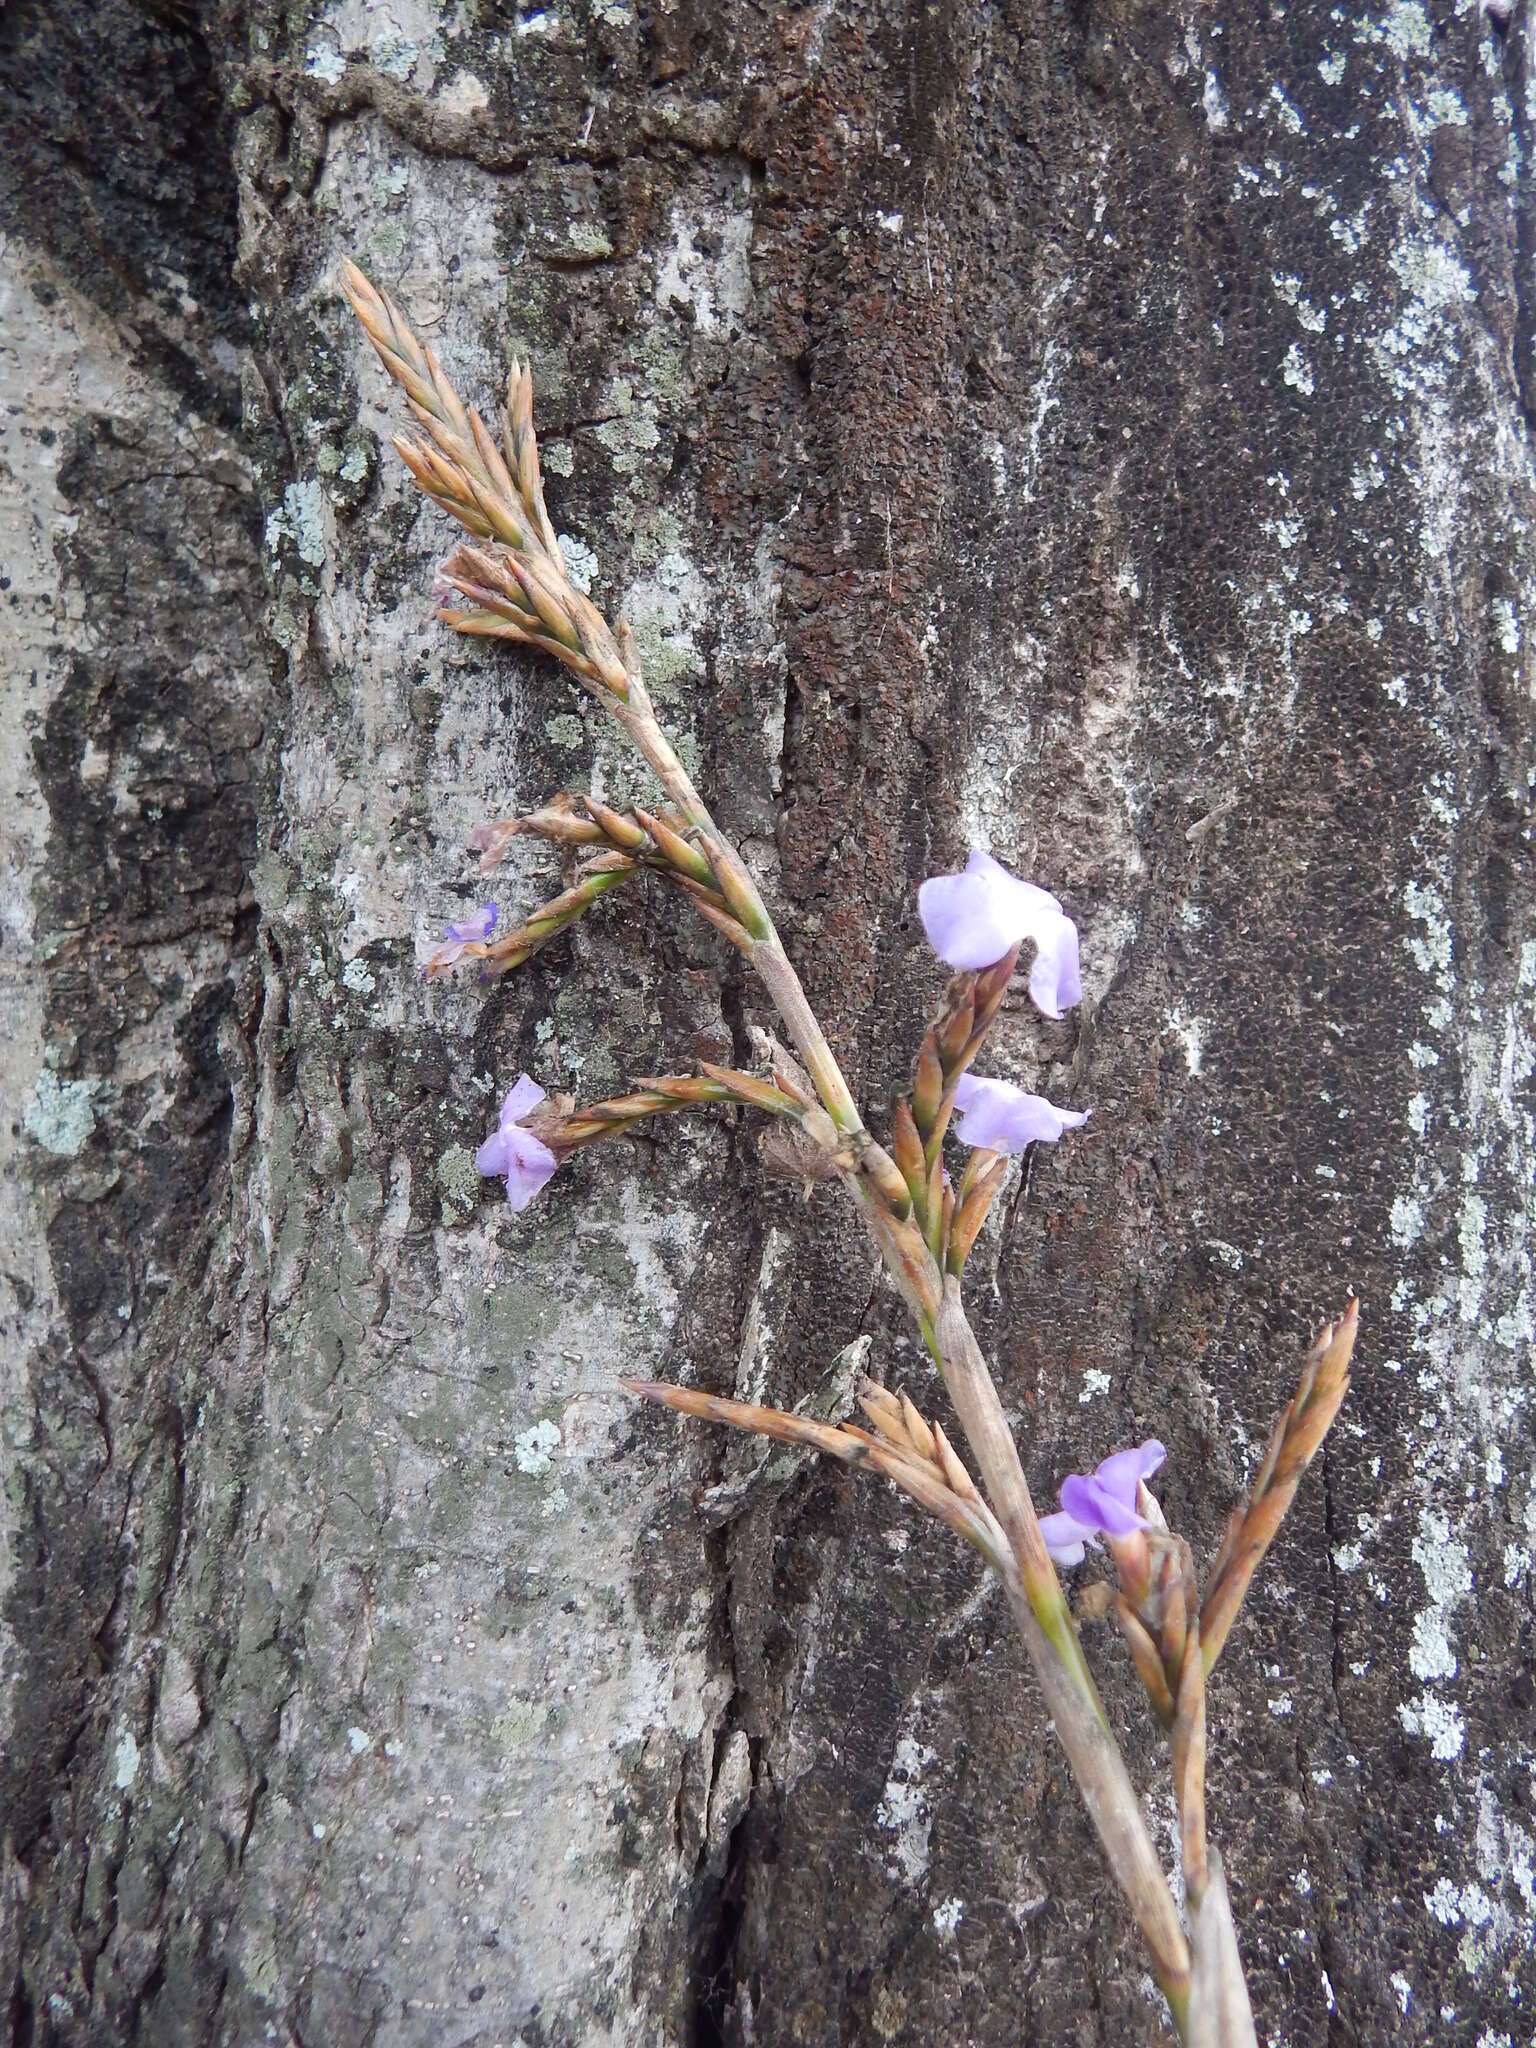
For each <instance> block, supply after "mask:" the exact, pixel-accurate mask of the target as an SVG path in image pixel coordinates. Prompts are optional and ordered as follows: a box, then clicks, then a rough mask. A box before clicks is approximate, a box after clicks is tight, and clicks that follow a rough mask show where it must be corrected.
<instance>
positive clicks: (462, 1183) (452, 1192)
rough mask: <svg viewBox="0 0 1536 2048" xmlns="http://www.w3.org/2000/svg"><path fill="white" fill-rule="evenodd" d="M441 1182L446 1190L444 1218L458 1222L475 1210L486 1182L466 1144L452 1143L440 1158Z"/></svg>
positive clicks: (438, 1172)
mask: <svg viewBox="0 0 1536 2048" xmlns="http://www.w3.org/2000/svg"><path fill="white" fill-rule="evenodd" d="M437 1180H438V1185H439V1186H440V1187H441V1188H442V1190H443V1221H444V1222H445V1223H456V1222H458V1220H459V1218H460V1217H461V1216H467V1215H469V1214H471V1213H472V1211H473V1210H474V1207H475V1204H476V1203H477V1202H478V1201H479V1199H480V1190H481V1189H482V1188H483V1187H484V1185H485V1182H484V1181H483V1180H482V1178H481V1176H480V1170H479V1168H478V1167H477V1166H476V1165H475V1155H474V1154H473V1152H471V1151H470V1150H469V1148H468V1146H466V1145H450V1146H449V1147H448V1150H447V1151H446V1152H445V1153H444V1154H443V1156H442V1158H441V1159H439V1160H438V1162H437Z"/></svg>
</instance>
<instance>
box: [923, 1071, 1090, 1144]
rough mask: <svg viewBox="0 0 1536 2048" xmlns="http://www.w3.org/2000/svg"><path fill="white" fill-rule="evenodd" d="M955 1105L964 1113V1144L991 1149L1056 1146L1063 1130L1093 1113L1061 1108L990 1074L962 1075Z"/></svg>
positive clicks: (960, 1130) (960, 1127)
mask: <svg viewBox="0 0 1536 2048" xmlns="http://www.w3.org/2000/svg"><path fill="white" fill-rule="evenodd" d="M955 1108H956V1109H957V1110H958V1111H959V1114H960V1121H959V1122H958V1123H957V1124H956V1125H955V1136H956V1137H957V1138H958V1139H959V1140H960V1142H961V1144H962V1145H976V1146H984V1147H985V1148H986V1149H987V1151H989V1152H1022V1151H1023V1149H1024V1147H1025V1146H1026V1145H1039V1144H1044V1145H1054V1144H1055V1143H1056V1141H1057V1139H1058V1138H1060V1136H1061V1134H1062V1132H1063V1131H1075V1130H1076V1129H1077V1127H1078V1125H1079V1124H1085V1123H1087V1121H1088V1118H1089V1116H1090V1115H1091V1114H1092V1112H1091V1111H1090V1110H1086V1109H1057V1108H1055V1107H1054V1105H1053V1104H1051V1103H1049V1102H1047V1101H1046V1099H1045V1097H1044V1096H1043V1095H1026V1094H1025V1092H1024V1090H1023V1089H1022V1088H1015V1087H1014V1085H1013V1083H1012V1082H1011V1081H995V1080H993V1079H992V1077H991V1076H990V1075H987V1074H962V1075H961V1076H960V1079H959V1080H958V1081H957V1082H956V1083H955Z"/></svg>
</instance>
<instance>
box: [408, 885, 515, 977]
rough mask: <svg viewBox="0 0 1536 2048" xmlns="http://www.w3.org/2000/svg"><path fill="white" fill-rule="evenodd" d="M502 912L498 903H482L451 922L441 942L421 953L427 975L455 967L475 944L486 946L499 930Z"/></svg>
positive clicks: (424, 974)
mask: <svg viewBox="0 0 1536 2048" xmlns="http://www.w3.org/2000/svg"><path fill="white" fill-rule="evenodd" d="M499 915H500V912H499V911H498V910H497V908H496V905H495V904H494V903H482V904H481V906H480V908H479V909H478V910H475V911H471V913H470V915H469V916H468V917H466V918H461V919H460V921H459V922H458V923H457V924H451V925H449V926H447V928H446V929H445V931H444V934H443V937H442V938H441V939H440V940H439V941H438V943H437V944H436V945H435V946H430V947H428V948H427V950H426V951H425V952H424V953H423V954H421V956H420V960H421V972H422V975H423V978H426V977H429V976H431V975H434V974H440V973H441V972H442V970H443V969H444V968H445V967H451V966H452V965H453V964H454V962H455V961H456V960H458V959H460V958H462V956H463V955H464V954H465V953H466V952H467V951H468V949H469V948H470V947H471V946H483V945H484V944H485V943H486V941H487V940H488V939H489V938H490V936H491V933H492V932H493V931H495V929H496V920H497V918H498V917H499Z"/></svg>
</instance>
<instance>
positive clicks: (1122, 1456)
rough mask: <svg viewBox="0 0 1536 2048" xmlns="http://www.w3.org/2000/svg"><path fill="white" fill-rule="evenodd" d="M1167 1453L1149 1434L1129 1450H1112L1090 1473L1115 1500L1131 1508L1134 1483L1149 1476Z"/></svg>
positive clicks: (1133, 1498)
mask: <svg viewBox="0 0 1536 2048" xmlns="http://www.w3.org/2000/svg"><path fill="white" fill-rule="evenodd" d="M1167 1455H1168V1453H1167V1452H1166V1451H1165V1450H1164V1449H1163V1447H1162V1445H1161V1444H1160V1443H1159V1442H1158V1440H1157V1438H1156V1437H1155V1436H1149V1437H1148V1438H1147V1440H1146V1442H1145V1443H1144V1444H1137V1445H1136V1446H1135V1448H1134V1449H1132V1450H1129V1451H1115V1452H1113V1453H1112V1454H1111V1455H1110V1456H1109V1457H1107V1458H1106V1459H1105V1460H1104V1462H1103V1464H1102V1465H1100V1467H1099V1469H1098V1471H1097V1472H1095V1473H1094V1475H1093V1476H1094V1478H1095V1479H1096V1480H1097V1482H1098V1483H1099V1485H1100V1486H1102V1487H1105V1488H1107V1489H1108V1491H1109V1492H1110V1493H1112V1494H1113V1495H1114V1497H1115V1499H1116V1500H1118V1501H1123V1502H1124V1504H1125V1505H1126V1507H1128V1508H1134V1507H1135V1505H1136V1488H1137V1486H1138V1485H1139V1483H1140V1482H1141V1481H1142V1480H1143V1479H1150V1478H1151V1477H1152V1474H1153V1473H1154V1472H1155V1471H1156V1470H1157V1468H1158V1466H1159V1465H1161V1464H1162V1462H1163V1460H1164V1459H1165V1458H1166V1457H1167Z"/></svg>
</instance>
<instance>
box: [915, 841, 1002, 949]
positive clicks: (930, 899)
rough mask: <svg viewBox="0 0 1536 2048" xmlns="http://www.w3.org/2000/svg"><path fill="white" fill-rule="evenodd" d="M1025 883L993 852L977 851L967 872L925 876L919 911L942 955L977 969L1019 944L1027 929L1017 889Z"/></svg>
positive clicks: (932, 944)
mask: <svg viewBox="0 0 1536 2048" xmlns="http://www.w3.org/2000/svg"><path fill="white" fill-rule="evenodd" d="M1019 886H1020V885H1019V884H1017V883H1015V882H1014V879H1013V876H1012V875H1010V874H1009V873H1008V871H1007V869H1006V868H1003V867H999V865H998V863H997V862H996V861H995V860H993V858H992V856H991V855H990V854H987V853H973V854H972V855H971V857H970V860H969V862H968V863H967V865H966V869H965V872H964V873H963V874H959V875H934V876H932V877H930V879H929V880H928V881H926V882H924V884H923V886H922V887H921V888H920V889H919V890H918V892H917V908H918V915H919V916H920V917H921V918H922V920H923V930H924V931H925V932H926V933H927V935H928V943H929V945H930V946H932V948H933V950H934V951H935V952H936V953H937V954H938V956H939V958H940V959H941V960H942V961H944V962H945V964H946V965H947V966H949V967H958V968H964V969H967V970H969V971H971V972H975V971H976V970H978V969H980V968H983V967H990V966H992V965H993V963H994V962H995V961H998V960H1001V959H1002V957H1003V955H1004V954H1005V953H1006V952H1008V951H1009V949H1010V948H1011V947H1013V946H1016V945H1018V943H1019V941H1020V940H1021V939H1022V938H1023V936H1024V933H1023V931H1022V930H1021V929H1019V905H1018V903H1017V901H1016V900H1015V897H1014V895H1013V890H1014V889H1015V888H1017V887H1019Z"/></svg>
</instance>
